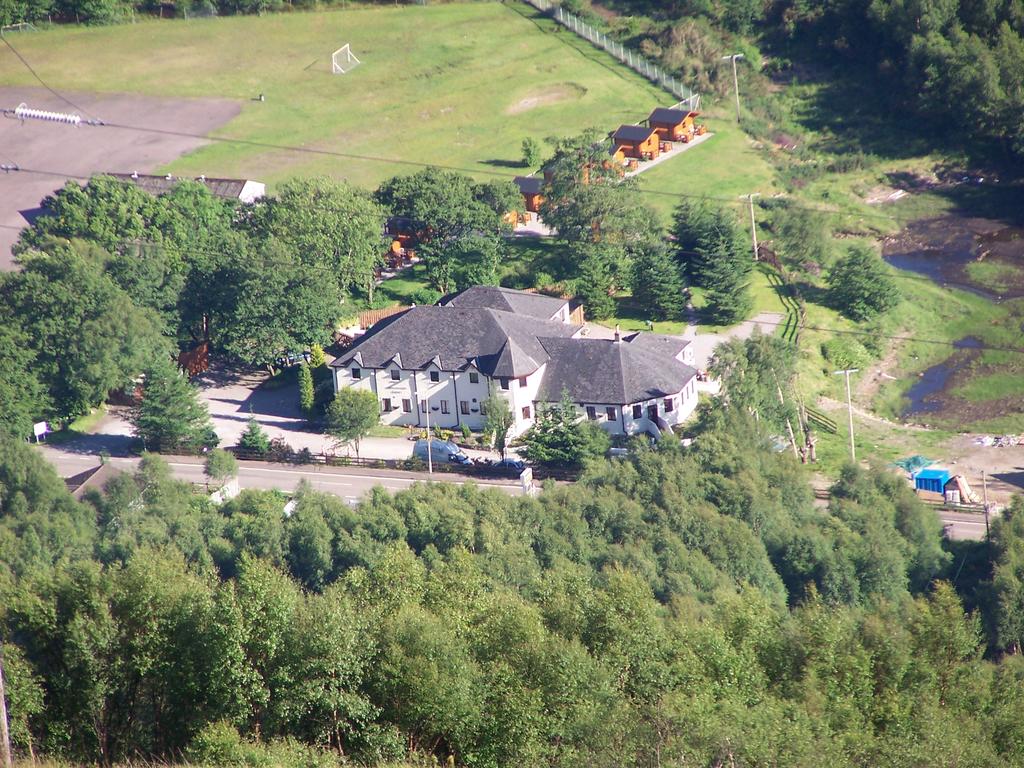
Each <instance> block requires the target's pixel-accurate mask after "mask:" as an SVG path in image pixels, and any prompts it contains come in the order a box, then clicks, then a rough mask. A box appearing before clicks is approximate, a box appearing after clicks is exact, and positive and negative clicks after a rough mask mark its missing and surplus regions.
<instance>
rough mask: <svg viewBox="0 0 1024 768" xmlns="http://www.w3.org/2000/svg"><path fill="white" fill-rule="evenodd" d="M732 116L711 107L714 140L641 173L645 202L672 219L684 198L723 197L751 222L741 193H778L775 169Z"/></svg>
mask: <svg viewBox="0 0 1024 768" xmlns="http://www.w3.org/2000/svg"><path fill="white" fill-rule="evenodd" d="M728 115H729V112H728V110H725V111H723V110H721V109H712V110H710V111H709V112H708V113H707V114H705V115H704V117H702V118H701V122H703V123H705V124H706V125H707V126H708V130H710V131H711V132H712V133H713V134H714V135H713V136H712V137H711V138H710V139H707V140H706V141H704V142H703V143H702V144H700V145H698V146H695V147H693V148H692V149H689V150H687V151H686V152H683V153H682V154H681V155H678V156H677V157H674V158H672V159H671V160H667V161H666V162H664V163H661V164H660V165H656V166H654V167H653V168H651V169H650V170H648V171H644V172H643V173H641V174H639V175H638V176H637V179H638V181H639V186H640V189H641V191H642V192H643V197H644V202H646V203H647V204H648V205H650V206H651V207H652V208H654V209H656V210H657V211H658V212H659V213H661V214H662V216H663V218H664V220H665V222H666V223H668V221H669V217H670V216H671V214H672V210H673V209H674V208H675V207H676V206H677V205H678V204H679V200H680V197H681V196H698V197H701V196H706V197H711V198H717V199H719V200H720V201H721V202H723V204H725V205H728V206H729V207H731V208H734V209H735V210H736V211H737V213H739V214H741V215H743V217H744V221H746V220H747V219H746V204H745V203H743V202H742V201H741V200H740V195H746V194H750V193H752V192H758V193H760V194H762V195H765V196H767V195H768V194H770V193H771V192H773V191H775V183H774V170H773V169H772V167H771V165H770V164H769V163H768V160H767V158H766V157H765V155H764V153H763V152H761V151H759V150H758V149H757V148H756V146H755V144H754V142H753V141H751V139H750V137H749V136H747V135H746V134H745V133H743V131H741V130H740V129H739V127H738V126H737V125H736V121H735V117H733V118H729V117H728Z"/></svg>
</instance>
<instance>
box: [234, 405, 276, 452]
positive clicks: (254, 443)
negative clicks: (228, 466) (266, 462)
mask: <svg viewBox="0 0 1024 768" xmlns="http://www.w3.org/2000/svg"><path fill="white" fill-rule="evenodd" d="M238 447H239V448H241V449H242V450H243V451H245V452H246V453H254V454H256V455H257V456H264V455H266V453H267V451H268V450H270V438H268V437H267V433H266V432H264V431H263V427H261V426H260V423H259V422H258V421H256V417H255V416H253V415H251V414H250V416H249V424H248V425H247V426H246V428H245V431H244V432H243V433H242V436H241V437H240V438H238Z"/></svg>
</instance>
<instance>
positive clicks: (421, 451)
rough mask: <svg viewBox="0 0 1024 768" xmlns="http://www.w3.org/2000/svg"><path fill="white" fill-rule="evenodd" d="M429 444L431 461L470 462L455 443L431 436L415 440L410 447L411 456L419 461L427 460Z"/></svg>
mask: <svg viewBox="0 0 1024 768" xmlns="http://www.w3.org/2000/svg"><path fill="white" fill-rule="evenodd" d="M428 442H429V445H430V454H431V456H430V458H431V460H432V461H437V462H448V463H450V464H470V463H471V462H470V460H469V456H467V455H466V454H465V453H463V452H462V449H461V448H459V446H457V445H456V444H455V443H452V442H449V441H448V440H441V439H439V438H436V437H433V438H430V440H429V441H427V440H417V441H416V444H415V445H414V446H413V449H412V457H413V458H414V459H419V460H420V461H426V460H427V445H428Z"/></svg>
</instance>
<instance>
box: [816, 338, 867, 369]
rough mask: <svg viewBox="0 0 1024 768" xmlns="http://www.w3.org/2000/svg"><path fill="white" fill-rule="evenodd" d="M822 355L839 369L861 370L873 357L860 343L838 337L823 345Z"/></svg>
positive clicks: (832, 365)
mask: <svg viewBox="0 0 1024 768" xmlns="http://www.w3.org/2000/svg"><path fill="white" fill-rule="evenodd" d="M821 354H822V355H823V356H824V358H825V359H826V360H827V361H828V362H829V363H831V367H833V368H838V369H845V368H860V367H862V366H864V365H866V364H867V363H868V361H869V360H870V359H871V355H870V354H869V353H868V351H867V350H866V349H865V348H864V345H862V344H861V343H860V342H859V341H857V340H856V339H851V338H848V337H842V336H837V337H835V338H832V339H829V340H828V341H826V342H825V343H824V344H822V345H821Z"/></svg>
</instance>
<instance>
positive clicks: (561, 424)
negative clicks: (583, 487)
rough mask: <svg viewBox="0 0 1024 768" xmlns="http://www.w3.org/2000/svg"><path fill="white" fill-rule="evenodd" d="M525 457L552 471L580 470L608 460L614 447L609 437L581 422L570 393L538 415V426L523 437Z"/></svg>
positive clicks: (603, 432) (590, 424)
mask: <svg viewBox="0 0 1024 768" xmlns="http://www.w3.org/2000/svg"><path fill="white" fill-rule="evenodd" d="M523 444H524V445H525V448H524V449H523V454H524V455H525V456H526V458H528V459H529V460H530V461H533V462H536V463H537V464H542V465H544V466H551V467H569V468H578V467H582V466H583V464H584V463H585V462H586V461H587V460H588V459H591V458H598V457H601V456H604V455H605V454H606V453H607V452H608V449H609V448H610V447H611V438H610V437H608V433H607V432H605V431H604V430H603V429H601V428H600V427H598V426H597V425H595V424H592V423H591V422H589V421H583V422H580V421H579V420H578V418H577V415H576V406H575V405H573V402H572V401H571V400H570V399H569V393H568V392H566V391H563V392H562V399H561V400H560V401H559V402H558V403H556V404H554V405H551V406H549V407H547V408H544V409H543V410H542V411H541V412H540V413H538V414H537V422H536V423H535V424H534V425H533V426H532V427H531V428H530V430H529V431H528V432H527V433H526V434H525V435H524V436H523Z"/></svg>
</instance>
